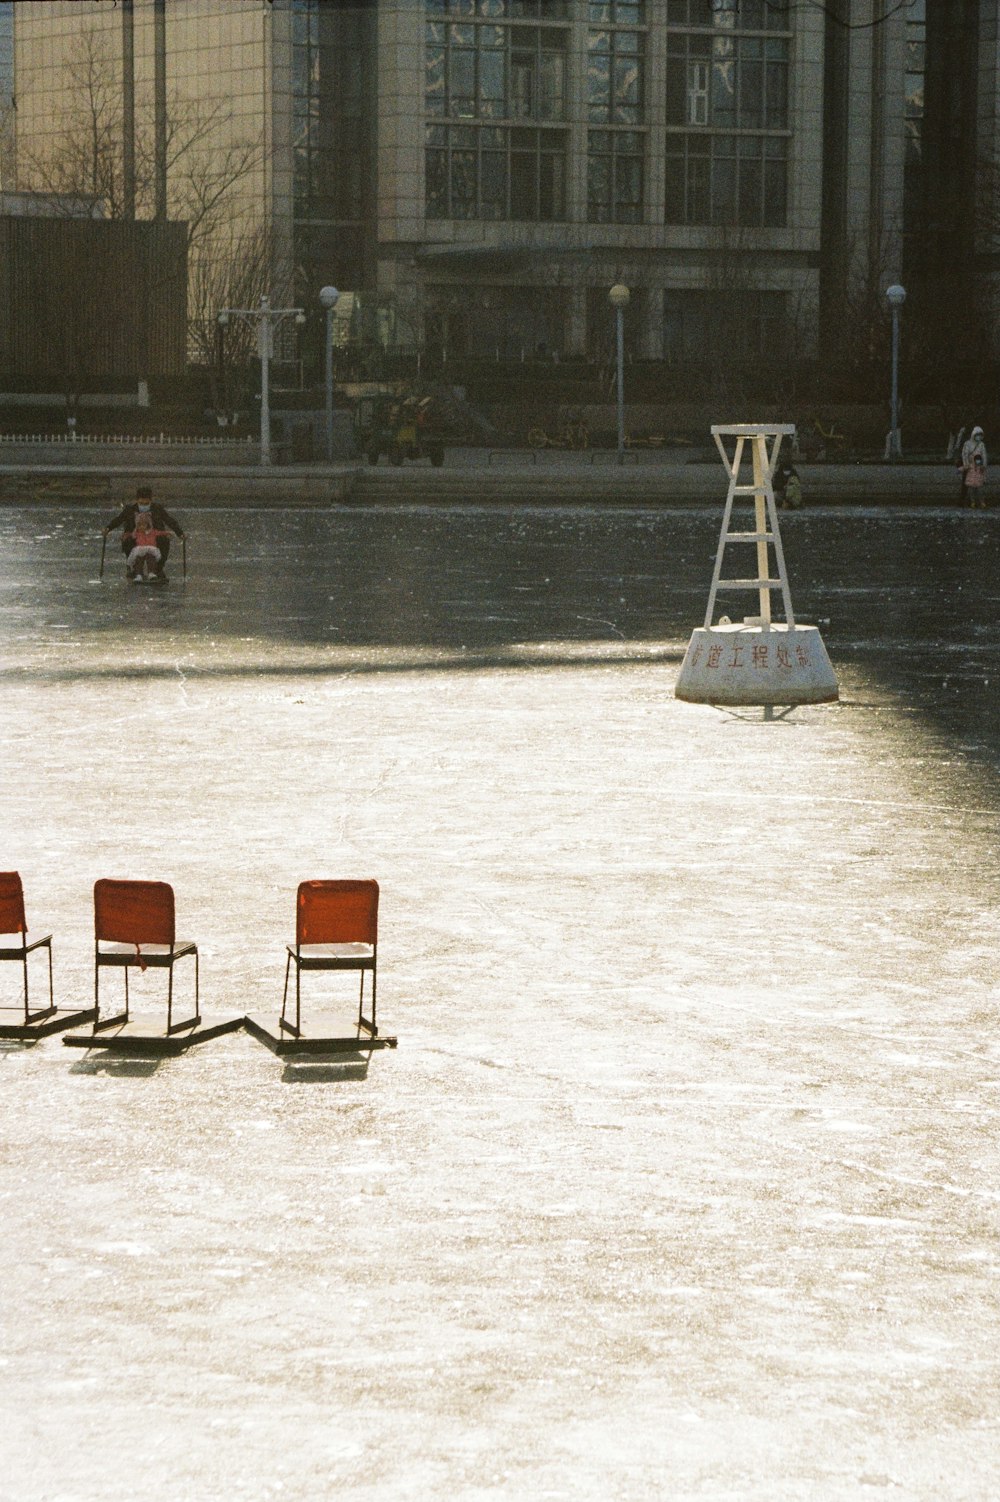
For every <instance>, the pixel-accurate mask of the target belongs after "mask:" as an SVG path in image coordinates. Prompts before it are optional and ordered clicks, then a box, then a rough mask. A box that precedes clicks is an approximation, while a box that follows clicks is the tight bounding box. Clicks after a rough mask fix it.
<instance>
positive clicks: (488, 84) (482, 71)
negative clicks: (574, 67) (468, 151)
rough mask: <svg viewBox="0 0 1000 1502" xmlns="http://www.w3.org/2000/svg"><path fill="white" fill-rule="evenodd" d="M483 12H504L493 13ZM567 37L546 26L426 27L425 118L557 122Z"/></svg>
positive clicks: (561, 105) (562, 99) (561, 30)
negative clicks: (426, 116)
mask: <svg viewBox="0 0 1000 1502" xmlns="http://www.w3.org/2000/svg"><path fill="white" fill-rule="evenodd" d="M479 14H487V12H483V11H481V12H479ZM488 14H490V15H506V14H507V12H506V11H502V10H496V9H494V10H491V11H489V12H488ZM511 14H513V12H511ZM536 14H537V13H536ZM567 37H568V32H567V31H566V29H565V28H557V27H548V26H522V25H507V24H504V25H494V24H486V23H485V22H479V23H478V24H474V25H470V24H460V23H457V22H453V23H451V24H450V25H448V26H443V25H442V24H441V23H440V22H430V23H428V25H427V27H426V28H425V40H424V45H425V60H424V67H425V99H426V112H427V114H429V115H450V116H451V117H452V118H453V119H492V120H498V119H505V118H513V119H528V120H539V119H541V120H561V119H562V118H563V116H564V114H565V108H566V99H565V79H566V45H567Z"/></svg>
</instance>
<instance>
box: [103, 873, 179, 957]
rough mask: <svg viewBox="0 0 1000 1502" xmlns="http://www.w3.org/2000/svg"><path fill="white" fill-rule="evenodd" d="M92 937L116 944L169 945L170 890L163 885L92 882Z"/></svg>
mask: <svg viewBox="0 0 1000 1502" xmlns="http://www.w3.org/2000/svg"><path fill="white" fill-rule="evenodd" d="M94 937H95V939H108V940H110V941H111V942H113V943H117V944H172V943H173V942H174V889H173V887H171V886H168V884H167V883H166V882H165V881H109V880H107V879H106V878H102V879H101V880H100V881H95V883H94Z"/></svg>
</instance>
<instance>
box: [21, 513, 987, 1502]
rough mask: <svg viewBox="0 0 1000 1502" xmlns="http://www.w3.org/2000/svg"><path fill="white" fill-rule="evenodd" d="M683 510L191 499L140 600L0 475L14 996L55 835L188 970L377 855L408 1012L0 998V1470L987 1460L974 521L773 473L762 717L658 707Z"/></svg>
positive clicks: (547, 1484)
mask: <svg viewBox="0 0 1000 1502" xmlns="http://www.w3.org/2000/svg"><path fill="white" fill-rule="evenodd" d="M720 513H721V506H720V509H719V512H713V511H706V510H704V509H691V510H683V509H678V510H673V511H671V510H660V511H656V512H653V511H634V512H623V511H622V510H621V509H620V508H616V509H615V510H613V511H612V510H608V511H603V510H599V509H579V510H577V509H570V508H566V509H555V510H545V511H542V510H537V511H533V510H529V511H524V510H518V511H517V512H506V511H502V510H499V509H484V510H476V509H473V508H468V509H462V510H454V511H442V510H437V509H435V510H426V511H423V510H419V509H406V510H380V511H376V512H373V513H369V512H363V511H359V510H354V509H350V508H341V509H336V510H332V511H330V512H326V513H318V512H314V511H309V512H306V511H300V512H294V511H292V512H247V513H234V512H232V511H194V510H192V511H191V512H190V513H188V514H187V515H186V516H185V517H184V520H185V521H186V523H187V524H188V526H189V530H190V540H189V544H188V580H187V583H186V585H184V584H182V582H181V557H180V551H179V548H178V546H177V545H176V544H175V552H174V554H173V556H172V557H171V560H170V573H171V575H172V583H171V585H170V587H169V588H168V589H166V590H163V591H154V590H144V589H138V588H128V587H127V586H126V585H125V583H124V582H123V580H122V577H121V568H120V563H119V555H118V554H117V553H116V552H114V551H113V544H109V550H108V564H107V568H106V573H105V579H104V582H103V584H99V583H98V582H97V569H98V562H99V556H100V544H99V540H95V525H97V524H99V521H100V518H97V519H91V518H81V516H79V515H78V514H76V513H74V512H72V511H58V510H56V509H52V510H51V511H49V510H45V509H38V508H32V509H30V510H23V511H18V510H10V509H5V510H3V511H2V512H0V625H2V637H0V653H2V661H3V674H4V699H3V714H2V719H0V725H2V730H0V746H2V762H0V766H2V772H3V805H2V806H3V831H4V834H3V848H2V852H0V866H2V867H4V868H5V869H18V870H20V872H21V874H22V877H23V879H24V883H25V891H26V900H27V904H28V921H29V924H30V925H31V929H32V932H33V933H34V932H36V931H37V933H44V932H48V931H49V930H50V929H51V930H52V932H53V933H54V956H55V970H56V986H57V1000H59V1001H60V1002H61V1003H62V1004H64V1005H69V1004H71V1003H73V1002H80V1003H81V1004H86V1002H87V999H88V997H89V996H90V994H91V992H92V984H93V981H92V946H93V939H92V899H91V889H92V886H93V882H94V880H95V879H96V878H97V877H99V876H121V877H147V878H161V879H164V880H168V881H171V882H172V883H173V884H174V887H175V890H176V893H177V905H178V926H179V929H180V930H181V931H182V932H183V935H184V936H185V937H188V936H190V937H192V938H195V939H197V940H198V941H199V945H200V948H201V952H202V986H203V1003H204V1009H205V1011H206V1012H209V1013H212V1014H214V1015H227V1014H230V1013H243V1012H246V1011H250V1010H253V1011H270V1012H274V1011H275V1010H276V1008H277V1005H278V1003H279V1001H280V992H281V982H282V976H283V970H284V945H285V943H286V942H287V941H288V940H289V939H290V938H292V936H293V924H294V893H295V888H296V885H297V884H298V882H299V881H300V880H302V879H304V878H306V877H315V876H337V875H345V876H347V875H356V876H375V877H377V878H378V880H379V882H380V884H381V888H382V910H381V924H380V928H381V932H380V984H379V1012H380V1020H381V1021H382V1023H383V1024H384V1026H385V1027H386V1028H388V1029H389V1030H391V1031H392V1032H394V1033H398V1035H399V1048H398V1050H397V1051H396V1052H394V1053H391V1052H386V1053H376V1054H374V1055H373V1056H372V1057H371V1059H370V1061H368V1062H366V1061H365V1059H364V1058H362V1057H358V1058H357V1059H351V1060H348V1061H347V1062H341V1063H332V1062H329V1061H325V1062H319V1063H308V1062H304V1063H303V1062H290V1061H288V1060H278V1059H276V1058H275V1057H273V1056H272V1055H271V1054H270V1053H268V1052H267V1051H266V1050H264V1049H263V1048H262V1047H261V1046H260V1045H259V1044H257V1043H255V1042H254V1041H253V1040H252V1039H250V1038H249V1037H248V1036H246V1035H245V1034H237V1035H230V1036H227V1037H225V1038H222V1039H219V1040H217V1041H216V1042H210V1043H206V1044H204V1045H203V1046H202V1047H201V1048H200V1049H195V1050H192V1051H191V1052H190V1053H189V1054H187V1055H186V1056H184V1057H182V1058H179V1059H173V1060H161V1061H156V1060H137V1059H122V1058H118V1059H115V1058H111V1057H108V1056H105V1055H103V1054H101V1053H97V1052H91V1053H80V1052H78V1051H76V1050H70V1049H66V1048H64V1047H63V1046H62V1044H61V1042H60V1040H59V1039H58V1038H55V1039H51V1040H48V1041H46V1042H44V1043H43V1044H40V1045H38V1046H37V1047H34V1048H24V1047H22V1046H20V1045H10V1046H5V1047H3V1049H2V1051H0V1113H2V1120H3V1133H2V1143H3V1146H2V1152H0V1207H2V1211H3V1226H4V1245H5V1253H6V1274H5V1279H4V1298H3V1332H2V1335H3V1338H2V1342H0V1425H2V1433H3V1435H4V1440H3V1460H2V1463H0V1497H2V1498H3V1499H4V1502H6V1499H7V1498H10V1499H11V1502H264V1499H272V1498H274V1499H278V1498H280V1499H282V1502H307V1499H308V1502H315V1499H320V1498H325V1497H335V1496H336V1497H343V1498H349V1499H351V1502H362V1499H364V1502H367V1499H371V1502H376V1499H377V1502H386V1499H390V1502H396V1499H406V1502H410V1499H412V1502H426V1499H435V1502H437V1499H441V1502H457V1499H460V1502H480V1499H487V1498H489V1499H491V1502H492V1499H497V1502H515V1499H522V1498H531V1499H535V1498H566V1499H570V1502H618V1499H621V1502H646V1499H649V1502H654V1499H656V1502H660V1499H663V1498H671V1499H674V1498H678V1499H699V1502H701V1499H704V1502H708V1499H711V1502H722V1499H733V1502H781V1499H809V1502H854V1499H857V1498H859V1497H867V1496H872V1497H881V1496H885V1497H892V1498H900V1499H909V1498H913V1499H920V1502H932V1499H933V1502H941V1499H943V1498H948V1499H949V1502H954V1499H969V1502H972V1499H975V1502H987V1499H992V1498H994V1497H995V1496H996V1494H997V1482H996V1477H997V1474H998V1472H1000V1442H998V1440H1000V1418H998V1411H997V1410H998V1405H997V1394H998V1391H1000V1355H998V1351H1000V1303H998V1293H1000V1246H998V1240H997V1233H998V1222H1000V1177H998V1171H997V1170H998V1147H997V1126H998V1116H1000V1039H998V1033H997V1012H998V989H997V962H996V956H997V900H996V888H997V867H998V856H997V835H998V828H1000V799H998V781H997V773H998V763H1000V731H998V726H1000V672H998V666H997V622H998V616H1000V610H998V604H1000V518H997V517H995V516H994V515H993V514H992V513H959V512H945V511H943V510H942V511H934V510H922V511H919V512H918V511H904V510H897V509H893V510H888V509H884V510H883V509H876V508H873V509H870V510H857V509H851V510H847V509H844V510H824V511H822V512H819V511H815V512H809V511H806V512H804V513H799V514H794V515H791V516H788V517H785V518H783V523H782V526H783V535H784V540H785V551H786V557H787V561H788V566H789V572H790V578H791V586H792V598H793V602H794V604H795V607H796V614H797V616H798V617H799V618H801V619H802V620H803V621H807V622H813V623H819V624H820V626H821V629H822V632H823V637H824V640H825V642H826V646H827V649H828V651H829V654H830V657H831V660H832V661H833V664H834V667H835V668H836V670H837V672H838V674H839V677H840V686H841V702H840V704H839V705H832V706H825V707H814V708H807V709H799V710H796V711H795V712H794V713H793V714H792V715H791V716H789V717H788V718H786V719H779V720H776V721H775V722H773V723H764V722H763V721H762V719H761V715H760V711H754V710H745V711H739V712H733V713H723V712H719V711H716V710H713V709H710V708H707V707H704V706H692V705H685V704H681V703H678V702H677V701H676V700H675V699H674V698H673V683H674V679H675V676H676V672H677V669H678V667H679V663H680V659H681V656H682V654H683V650H684V647H685V645H686V642H687V638H688V635H689V632H690V630H691V628H692V627H694V626H696V625H700V624H701V622H702V618H703V613H704V606H705V600H706V597H707V593H708V586H709V582H710V578H711V568H712V560H713V556H714V551H715V545H716V541H717V535H718V525H719V520H720ZM747 598H748V597H743V598H737V599H732V600H730V601H721V600H720V608H722V609H725V610H728V612H729V613H730V614H731V615H733V616H734V617H736V616H738V615H741V614H743V613H744V611H746V610H747V609H748V608H750V607H748V606H747V603H746V599H747ZM42 973H43V972H42V968H41V964H40V963H39V969H38V970H37V971H35V972H34V975H35V977H36V983H37V984H39V986H40V985H41V978H42ZM161 983H162V977H159V976H156V975H155V974H152V973H151V975H150V976H149V977H147V978H146V979H144V980H143V982H142V983H141V985H140V987H139V1002H140V1006H141V1007H146V1006H148V1007H150V1008H151V1009H152V1010H154V1011H159V1000H158V998H159V996H160V994H161V993H160V984H161ZM188 983H189V982H188V978H187V977H186V976H185V975H184V973H183V971H179V972H178V984H179V986H180V988H181V990H182V992H183V989H184V987H185V985H186V984H188ZM0 985H2V986H3V987H4V996H3V1000H4V1001H5V1002H12V1001H13V1000H14V999H15V998H16V995H17V985H18V974H17V970H16V967H14V966H4V967H2V970H0ZM306 986H307V989H306V990H305V991H304V995H305V996H306V997H307V998H309V997H315V998H316V1006H317V1013H318V1012H319V1011H320V1010H321V1005H322V1002H321V998H322V995H323V994H324V993H323V987H322V981H321V980H320V978H314V977H308V978H307V982H306Z"/></svg>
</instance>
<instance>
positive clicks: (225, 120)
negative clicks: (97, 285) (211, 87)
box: [18, 27, 263, 263]
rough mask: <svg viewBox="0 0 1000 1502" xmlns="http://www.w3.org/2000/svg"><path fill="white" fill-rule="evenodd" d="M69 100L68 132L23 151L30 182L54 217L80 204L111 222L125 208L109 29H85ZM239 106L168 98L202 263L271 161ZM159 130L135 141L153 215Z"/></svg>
mask: <svg viewBox="0 0 1000 1502" xmlns="http://www.w3.org/2000/svg"><path fill="white" fill-rule="evenodd" d="M65 86H66V87H65V95H66V100H67V102H66V106H65V108H64V109H63V110H62V111H61V113H60V116H59V118H60V120H61V125H60V128H59V129H58V130H57V131H55V132H54V133H53V135H52V136H51V137H50V138H49V139H48V140H47V141H46V144H45V146H44V148H42V149H38V150H27V151H26V150H23V149H22V152H21V156H20V160H19V163H18V167H19V177H20V180H21V182H22V185H23V186H24V187H26V188H29V189H31V190H33V191H35V192H38V193H41V194H43V195H47V196H48V197H49V201H50V205H51V208H52V211H53V212H54V213H57V214H59V213H63V214H78V213H79V212H80V205H81V204H83V205H85V206H89V207H90V208H91V210H92V211H94V212H97V213H99V214H101V215H102V216H105V217H108V218H111V219H120V218H122V217H124V213H125V185H124V171H123V159H124V152H123V119H122V91H121V80H120V77H119V74H118V70H117V67H116V64H115V62H114V60H113V59H112V57H111V55H110V53H109V50H108V46H107V39H106V37H105V35H104V34H103V33H102V32H101V31H99V30H97V29H95V28H93V27H86V28H82V29H81V31H80V34H79V42H78V46H77V50H76V52H75V55H74V57H73V58H72V60H71V61H69V62H68V63H67V64H66V68H65ZM233 118H234V116H233V111H232V109H231V108H230V106H229V105H228V104H227V103H225V102H222V101H218V100H217V101H206V100H201V99H195V98H189V97H186V96H183V95H180V94H178V93H176V92H175V93H174V94H173V95H172V96H171V97H170V99H169V100H168V104H167V152H166V167H167V180H168V184H169V190H170V194H169V196H170V203H171V209H172V214H171V217H172V218H174V219H177V220H183V221H184V222H185V223H186V224H187V241H188V255H189V258H190V260H191V261H192V263H193V262H194V260H195V259H197V258H198V257H199V256H200V255H202V254H204V253H205V248H206V247H208V246H209V245H210V244H211V242H212V240H213V238H214V237H215V236H217V235H220V234H221V237H222V243H223V247H224V252H223V253H224V254H225V247H226V246H227V243H228V240H229V238H230V236H231V234H232V232H233V229H234V224H235V223H236V221H237V220H238V219H239V218H240V217H241V216H245V214H246V203H245V199H244V200H242V201H241V194H240V189H241V188H242V187H243V186H244V185H245V184H246V183H247V182H248V180H249V179H250V178H251V177H252V176H253V174H254V173H255V172H256V171H257V169H258V168H259V166H260V164H261V161H262V158H263V144H262V141H261V140H260V139H257V138H252V137H247V136H240V135H238V134H234V133H233V131H232V122H233ZM155 169H156V150H155V140H154V132H153V129H152V126H151V124H150V123H149V122H148V121H147V122H146V123H145V124H142V123H140V124H139V125H138V126H137V130H136V141H135V198H136V206H137V210H138V212H139V213H140V215H142V216H143V217H151V216H152V214H153V206H154V203H155Z"/></svg>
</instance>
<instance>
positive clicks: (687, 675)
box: [674, 621, 839, 705]
mask: <svg viewBox="0 0 1000 1502" xmlns="http://www.w3.org/2000/svg"><path fill="white" fill-rule="evenodd" d="M674 693H675V695H676V697H677V698H678V699H684V700H686V701H687V703H689V704H745V705H753V704H764V705H766V704H788V705H791V704H827V703H829V702H830V701H831V700H834V699H836V698H838V696H839V690H838V688H837V677H836V674H835V673H834V671H833V668H832V667H831V665H830V659H829V657H828V656H827V655H826V648H825V647H824V645H823V638H822V637H821V636H820V634H819V630H818V628H817V627H816V626H787V625H771V626H767V627H765V626H763V625H761V624H760V622H759V621H753V622H751V621H744V622H743V623H742V625H737V624H733V625H728V624H726V625H721V626H699V627H698V628H697V630H695V631H692V633H691V640H690V641H689V642H688V649H687V652H686V653H685V654H684V661H683V663H682V664H681V670H680V674H679V676H678V678H677V687H676V688H675V690H674Z"/></svg>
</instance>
